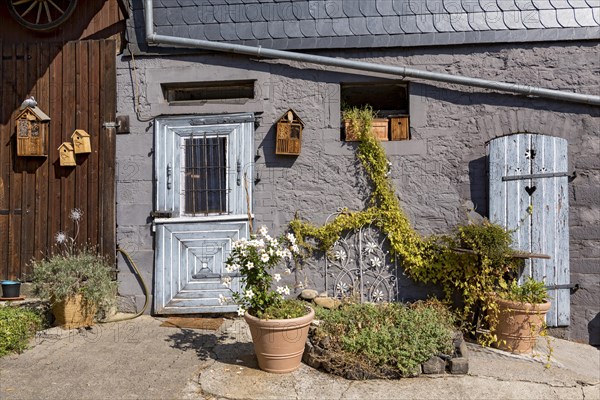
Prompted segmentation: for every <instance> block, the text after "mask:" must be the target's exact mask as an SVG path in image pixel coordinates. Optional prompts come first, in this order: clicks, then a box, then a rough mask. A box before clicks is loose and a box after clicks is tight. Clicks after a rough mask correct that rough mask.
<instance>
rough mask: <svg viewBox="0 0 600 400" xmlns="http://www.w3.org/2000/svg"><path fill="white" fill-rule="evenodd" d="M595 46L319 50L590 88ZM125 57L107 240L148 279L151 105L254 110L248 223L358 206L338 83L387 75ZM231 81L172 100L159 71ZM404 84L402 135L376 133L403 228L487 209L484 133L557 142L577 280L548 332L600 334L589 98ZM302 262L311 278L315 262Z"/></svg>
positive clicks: (596, 339)
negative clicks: (300, 126)
mask: <svg viewBox="0 0 600 400" xmlns="http://www.w3.org/2000/svg"><path fill="white" fill-rule="evenodd" d="M599 50H600V45H599V44H598V43H597V42H589V41H588V42H585V41H582V42H568V43H567V42H564V43H552V44H541V43H540V44H511V45H486V46H477V45H471V46H452V47H443V48H439V47H438V48H434V47H431V48H421V49H397V50H394V49H386V50H382V51H377V50H372V51H364V50H361V51H343V52H341V51H340V52H335V51H330V52H323V53H322V54H324V55H332V56H338V57H345V58H352V59H357V60H361V61H371V62H377V63H382V64H389V65H399V66H411V67H414V68H421V69H427V70H432V71H442V72H448V73H452V74H457V75H465V76H472V77H479V78H485V79H492V80H498V81H506V82H518V83H523V84H528V85H533V86H541V87H546V88H552V89H560V90H566V91H575V92H582V93H592V94H598V87H600V76H599V75H598V73H597V72H598V70H600V60H598V58H597V57H592V56H591V55H592V54H597V53H598V51H599ZM133 66H134V62H133V60H132V59H131V58H130V57H122V58H121V59H120V61H118V90H119V95H118V112H117V114H118V115H130V117H131V133H130V134H128V135H120V136H118V137H117V160H118V166H117V167H118V169H117V201H118V205H117V224H118V231H117V238H118V243H119V244H120V246H121V247H122V248H124V249H125V250H127V251H128V252H129V253H130V254H131V255H132V257H133V259H134V260H135V261H136V263H137V264H138V266H139V267H140V269H141V270H142V273H143V275H144V279H146V282H148V283H149V284H150V283H151V282H152V275H153V265H154V261H153V254H154V253H153V234H152V225H151V217H150V212H151V211H152V202H153V127H152V119H153V118H154V117H157V116H160V115H167V114H169V115H172V114H212V113H231V112H255V113H260V114H258V115H259V118H260V126H259V127H258V128H257V129H256V131H255V152H256V157H255V158H256V162H255V177H254V178H255V179H254V181H255V186H254V193H255V196H254V213H255V216H256V223H257V224H264V225H267V226H268V227H269V228H271V229H272V230H274V231H275V232H282V231H283V230H284V229H285V227H286V225H287V223H288V221H289V220H290V219H292V218H293V216H294V214H295V213H296V212H299V213H300V215H301V216H302V217H304V218H307V219H309V220H311V221H313V222H315V223H323V222H324V221H325V219H326V218H327V216H328V215H329V214H331V213H334V212H335V211H336V209H337V208H338V207H347V208H348V209H351V210H353V209H354V210H359V209H362V208H363V207H364V204H365V200H366V199H367V196H368V193H369V190H368V182H367V181H366V179H365V177H364V175H363V173H362V171H361V167H360V164H359V162H358V160H357V159H356V157H355V149H356V144H353V143H346V142H343V141H341V140H340V129H339V126H340V116H339V111H340V93H339V88H340V86H339V84H340V82H352V81H356V82H366V81H372V80H381V79H383V78H385V77H383V76H374V75H371V76H366V75H363V74H362V73H357V72H353V71H344V70H337V69H332V68H328V67H327V68H325V67H320V66H314V65H307V64H299V63H291V62H289V63H288V62H280V61H267V60H262V61H259V60H249V59H248V58H247V57H241V56H233V55H220V54H206V53H203V54H198V55H189V56H183V55H181V56H173V57H161V58H154V57H136V58H135V67H136V68H135V69H133ZM396 78H397V77H396ZM240 79H255V80H256V88H257V91H256V96H255V99H254V100H249V101H248V102H246V103H245V104H239V103H234V102H231V103H229V104H228V103H227V101H223V102H222V103H219V104H215V103H213V104H206V105H178V106H172V105H168V104H167V103H166V102H165V100H164V98H163V94H162V91H161V87H160V83H161V82H186V81H187V82H194V81H218V80H240ZM409 93H410V130H411V137H412V139H411V140H410V141H404V142H388V143H384V144H383V145H384V147H385V149H386V151H387V154H388V156H389V159H390V161H391V162H392V164H393V166H392V177H393V179H394V182H395V184H396V188H397V193H398V195H399V197H400V199H401V202H402V205H403V207H404V209H405V211H406V212H407V214H408V216H409V218H410V220H411V221H412V223H413V225H414V227H415V228H416V229H417V230H418V231H419V232H420V233H422V234H425V235H427V234H433V233H444V232H447V231H449V229H451V227H453V226H454V225H456V224H457V223H458V222H460V221H462V220H463V219H464V218H465V211H464V204H465V203H467V202H472V203H473V204H474V205H475V207H476V210H477V211H478V212H479V213H481V214H483V215H486V214H487V189H486V188H487V172H486V158H485V156H486V149H485V143H486V142H487V141H489V140H490V139H492V138H494V137H497V136H500V135H505V134H510V133H516V132H532V133H543V134H548V135H554V136H559V137H563V138H566V139H567V140H568V142H569V164H570V165H569V171H570V172H572V171H575V172H576V177H575V179H573V181H572V182H571V183H570V213H569V218H570V222H569V223H570V228H571V229H570V248H571V263H570V268H571V282H572V283H578V284H579V285H580V287H581V288H580V289H579V290H578V291H577V292H575V293H574V294H573V295H572V296H571V325H570V326H569V327H568V328H561V329H558V330H557V331H556V334H559V335H562V336H564V337H567V338H569V339H572V340H577V341H584V342H589V343H591V344H600V334H599V333H598V332H600V304H599V302H598V299H599V298H600V267H599V265H600V263H599V261H600V253H599V251H600V250H599V249H600V232H599V229H600V224H599V219H600V218H599V216H600V201H599V199H600V189H599V188H600V171H599V170H600V161H599V160H600V157H599V154H600V138H599V135H600V118H599V117H600V110H599V108H598V107H593V106H586V105H582V104H574V103H566V102H559V101H553V100H548V99H536V98H526V97H522V96H516V95H510V94H500V93H494V92H491V91H486V90H481V89H477V88H470V87H461V86H457V85H450V84H441V83H435V82H411V83H410V86H409ZM138 97H139V104H136V103H137V102H136V101H135V99H136V98H138ZM289 108H292V109H294V110H295V111H296V112H297V113H298V115H299V116H300V117H301V118H302V120H303V121H304V122H305V124H306V126H305V129H304V132H303V143H302V152H301V154H300V156H298V157H289V156H276V155H275V140H274V134H275V132H274V122H275V121H276V120H277V119H278V118H279V117H280V116H281V115H282V114H283V113H284V112H285V111H286V110H288V109H289ZM136 110H137V116H136ZM119 268H120V270H121V273H120V281H121V285H120V293H121V294H122V295H123V296H124V297H126V298H130V299H132V300H134V302H135V303H137V305H138V307H139V306H140V305H141V304H142V302H143V296H141V295H140V294H139V292H140V290H139V284H138V283H137V282H136V279H135V277H134V276H133V275H132V274H131V272H130V270H129V268H127V266H126V264H125V263H123V262H122V260H120V264H119ZM311 273H312V274H314V276H315V279H314V283H315V284H317V283H318V282H319V279H317V278H316V276H317V275H318V273H319V271H309V275H310V274H311ZM308 278H309V280H310V279H311V277H310V276H309V277H308ZM309 283H310V282H309ZM316 289H318V290H322V288H319V287H317V288H316ZM136 293H138V294H136Z"/></svg>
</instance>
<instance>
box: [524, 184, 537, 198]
mask: <svg viewBox="0 0 600 400" xmlns="http://www.w3.org/2000/svg"><path fill="white" fill-rule="evenodd" d="M535 189H536V187H535V186H532V187H529V186H525V191H526V192H527V194H528V195H530V196H531V195H532V194H533V192H535Z"/></svg>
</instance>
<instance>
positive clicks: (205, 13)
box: [198, 6, 217, 24]
mask: <svg viewBox="0 0 600 400" xmlns="http://www.w3.org/2000/svg"><path fill="white" fill-rule="evenodd" d="M198 18H200V21H201V22H202V23H203V24H213V23H216V22H217V20H216V19H215V14H214V7H213V6H205V7H200V8H199V9H198Z"/></svg>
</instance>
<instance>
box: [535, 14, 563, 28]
mask: <svg viewBox="0 0 600 400" xmlns="http://www.w3.org/2000/svg"><path fill="white" fill-rule="evenodd" d="M540 22H541V23H542V25H544V27H546V28H560V24H559V23H558V20H557V19H556V10H540Z"/></svg>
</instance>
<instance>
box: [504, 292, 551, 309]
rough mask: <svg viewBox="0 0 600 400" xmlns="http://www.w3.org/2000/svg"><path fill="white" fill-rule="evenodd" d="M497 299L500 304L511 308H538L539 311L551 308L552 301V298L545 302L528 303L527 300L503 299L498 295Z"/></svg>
mask: <svg viewBox="0 0 600 400" xmlns="http://www.w3.org/2000/svg"><path fill="white" fill-rule="evenodd" d="M496 301H497V302H498V304H499V305H500V304H502V305H504V306H506V307H510V308H511V309H518V310H530V309H536V310H539V311H547V310H549V309H550V307H551V305H552V302H551V301H550V300H547V301H545V302H544V303H527V302H522V301H514V300H508V299H503V298H502V297H500V296H498V295H496Z"/></svg>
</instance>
